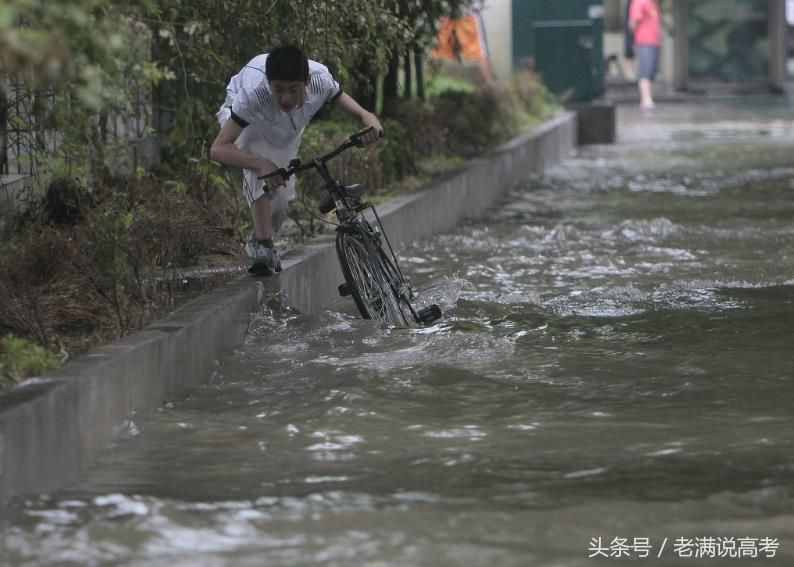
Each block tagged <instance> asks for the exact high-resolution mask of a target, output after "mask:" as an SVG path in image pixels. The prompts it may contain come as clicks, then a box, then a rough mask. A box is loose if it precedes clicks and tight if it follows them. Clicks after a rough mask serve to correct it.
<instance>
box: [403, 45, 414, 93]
mask: <svg viewBox="0 0 794 567" xmlns="http://www.w3.org/2000/svg"><path fill="white" fill-rule="evenodd" d="M403 61H404V62H405V63H404V64H403V65H404V69H405V82H404V83H403V98H406V99H408V98H411V95H412V94H413V90H414V89H413V82H412V81H411V48H410V47H409V48H408V49H406V50H405V58H404V59H403Z"/></svg>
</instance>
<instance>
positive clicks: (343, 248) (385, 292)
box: [336, 231, 413, 325]
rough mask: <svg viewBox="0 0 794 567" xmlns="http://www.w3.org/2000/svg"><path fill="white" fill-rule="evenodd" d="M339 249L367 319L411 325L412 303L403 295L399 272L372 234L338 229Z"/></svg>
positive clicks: (349, 280) (338, 251) (340, 262)
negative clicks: (371, 237) (407, 302)
mask: <svg viewBox="0 0 794 567" xmlns="http://www.w3.org/2000/svg"><path fill="white" fill-rule="evenodd" d="M336 252H337V255H338V256H339V264H340V265H341V267H342V273H343V274H344V276H345V280H346V282H347V284H348V286H349V288H350V292H351V294H352V296H353V300H354V301H355V302H356V307H358V311H359V313H361V316H362V317H363V318H364V319H377V320H379V321H383V322H384V323H387V324H391V325H407V324H408V322H409V321H411V320H412V319H413V318H412V317H410V306H407V305H406V300H405V299H404V298H402V297H401V296H400V294H401V289H400V288H401V287H402V282H401V279H400V278H399V272H397V271H396V269H394V266H393V265H392V263H391V262H390V261H389V258H388V257H387V256H386V255H385V254H384V253H383V250H382V249H381V248H380V246H378V245H377V244H376V243H375V242H373V241H372V240H370V238H369V237H368V236H366V235H364V234H362V233H359V232H355V233H352V232H341V231H340V232H338V233H337V235H336ZM395 274H396V275H395Z"/></svg>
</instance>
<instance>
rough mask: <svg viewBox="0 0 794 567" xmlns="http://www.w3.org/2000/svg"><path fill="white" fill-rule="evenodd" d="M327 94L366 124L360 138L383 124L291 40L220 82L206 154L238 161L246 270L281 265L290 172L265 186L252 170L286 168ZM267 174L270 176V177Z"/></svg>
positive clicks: (367, 139) (375, 133) (368, 138)
mask: <svg viewBox="0 0 794 567" xmlns="http://www.w3.org/2000/svg"><path fill="white" fill-rule="evenodd" d="M329 102H336V104H337V105H338V106H339V107H341V108H342V109H344V110H345V111H346V112H348V113H350V114H351V115H353V116H355V117H356V118H358V119H359V120H360V121H361V123H362V124H363V125H364V127H366V128H371V129H372V130H371V131H370V132H369V133H367V134H365V135H364V137H363V138H362V141H363V142H364V143H366V144H370V143H372V142H375V141H376V140H377V139H378V138H379V137H380V136H381V135H382V134H383V127H382V126H381V124H380V121H379V120H378V118H377V117H376V116H375V115H374V114H372V113H371V112H369V111H367V110H365V109H364V108H362V107H361V105H359V104H358V103H357V102H356V101H355V100H354V99H353V98H352V97H351V96H349V95H347V94H346V93H344V92H342V88H341V87H340V85H339V83H338V82H337V81H336V80H335V79H334V78H333V76H332V75H331V73H330V72H329V71H328V68H327V67H325V66H324V65H322V64H320V63H318V62H316V61H312V60H309V59H308V58H307V57H306V55H305V54H304V53H303V51H302V50H301V49H299V48H297V47H294V46H290V45H285V46H281V47H278V48H276V49H274V50H272V51H271V52H269V53H264V54H262V55H258V56H256V57H254V58H253V59H252V60H251V61H249V62H248V63H247V64H246V65H245V66H244V67H243V68H242V69H241V70H240V72H239V73H237V74H236V75H235V76H234V77H232V78H231V80H230V81H229V84H228V85H227V87H226V100H225V101H224V103H223V105H222V106H221V108H220V109H219V110H218V113H217V114H216V116H217V117H218V122H219V123H220V126H221V130H220V132H219V133H218V135H217V136H216V138H215V140H214V141H213V142H212V147H211V148H210V158H211V159H213V160H216V161H219V162H220V163H223V164H225V165H228V166H232V167H240V168H242V169H243V181H242V190H243V197H244V198H245V200H246V202H247V203H248V206H249V207H250V208H251V211H252V216H253V223H254V231H253V234H252V235H251V237H250V238H249V240H248V242H247V243H246V246H245V251H246V254H247V255H248V256H249V258H251V262H252V265H251V271H252V272H255V273H272V272H279V271H281V261H280V259H279V255H278V251H277V250H276V249H275V247H274V246H273V236H274V234H275V233H276V232H278V230H279V228H280V227H281V224H282V223H283V222H284V220H285V218H286V216H287V206H288V203H289V201H291V200H292V199H294V198H295V178H294V177H293V178H291V179H289V180H287V182H286V184H285V183H284V182H283V181H275V182H273V183H271V189H273V187H272V185H274V184H276V185H277V187H275V189H274V190H272V191H267V190H266V188H265V187H264V183H263V182H262V181H261V180H260V179H259V177H262V176H265V175H267V174H269V173H272V172H274V171H276V170H277V169H279V168H285V167H287V165H288V164H289V162H290V161H291V160H292V159H294V158H296V157H297V155H298V149H299V148H300V142H301V137H302V135H303V130H304V129H305V128H306V125H307V124H308V123H309V121H310V120H311V119H312V117H313V116H314V115H315V114H316V113H317V112H318V111H319V110H320V109H321V108H322V107H323V105H325V104H326V103H329ZM271 179H272V178H271Z"/></svg>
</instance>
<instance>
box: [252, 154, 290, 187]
mask: <svg viewBox="0 0 794 567" xmlns="http://www.w3.org/2000/svg"><path fill="white" fill-rule="evenodd" d="M276 171H278V167H277V166H276V164H275V163H273V162H272V161H270V160H269V159H266V158H261V159H260V160H259V167H257V168H256V176H257V177H258V178H259V179H261V178H262V177H264V176H266V175H270V174H271V173H274V172H276ZM283 186H284V178H283V177H282V176H280V175H272V176H270V177H268V178H267V180H266V181H265V187H266V189H267V190H269V191H272V190H274V189H278V188H279V187H283Z"/></svg>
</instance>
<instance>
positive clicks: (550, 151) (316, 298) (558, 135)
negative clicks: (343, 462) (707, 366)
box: [0, 113, 576, 517]
mask: <svg viewBox="0 0 794 567" xmlns="http://www.w3.org/2000/svg"><path fill="white" fill-rule="evenodd" d="M575 145H576V118H575V116H574V115H573V114H570V113H568V114H564V115H562V116H561V117H559V118H556V119H554V120H551V121H550V122H548V123H546V124H545V125H543V127H541V128H540V129H538V130H536V131H534V132H532V133H531V134H528V135H525V136H522V137H519V138H516V139H514V140H512V141H511V142H509V143H507V144H505V145H503V146H501V147H500V148H498V149H497V150H495V151H494V152H492V153H491V154H489V155H488V156H486V157H483V158H480V159H477V160H474V161H472V162H470V163H469V164H467V166H466V167H465V168H463V169H462V170H461V171H459V172H455V173H454V174H451V175H449V176H447V177H446V178H445V179H443V180H441V181H437V182H435V183H433V184H432V186H431V187H430V188H428V189H427V190H425V191H422V192H419V193H416V194H413V195H407V196H404V197H400V198H397V199H395V200H394V201H391V202H389V203H387V204H386V205H384V206H383V207H381V208H380V209H379V212H380V214H381V218H382V220H383V223H384V225H385V228H386V231H387V233H388V234H389V237H390V239H391V241H392V244H393V245H394V246H395V247H397V248H399V246H400V245H401V244H403V243H406V242H409V241H412V240H417V239H421V238H425V237H427V236H430V235H432V234H434V233H438V232H444V231H448V230H450V229H452V228H453V227H454V226H455V225H456V224H458V223H459V222H460V221H461V220H463V219H466V218H474V217H477V216H480V215H482V214H484V213H485V212H486V211H487V210H488V209H489V208H490V207H491V206H493V205H494V204H495V203H496V201H497V200H498V199H499V198H500V197H501V196H502V195H503V194H504V193H505V191H507V189H509V188H510V187H512V186H513V185H514V184H515V183H516V182H518V181H520V180H521V179H523V178H525V177H527V176H528V175H530V174H532V173H535V172H541V171H543V170H544V169H545V168H546V167H547V166H549V165H553V164H555V163H557V162H559V161H560V160H561V159H563V158H564V157H565V156H566V155H568V154H569V153H570V152H571V150H573V148H574V147H575ZM341 282H342V274H341V271H340V270H339V266H338V263H337V259H336V251H335V249H334V246H333V245H332V241H330V240H328V239H326V240H325V241H323V242H318V243H316V244H312V245H311V246H309V247H307V248H306V249H304V250H303V252H302V253H301V254H300V255H299V256H297V257H295V258H291V259H290V260H289V261H287V262H285V265H284V271H283V272H282V273H281V275H280V276H279V277H278V278H273V279H267V280H264V281H255V280H252V279H251V278H249V277H247V276H246V277H243V278H240V279H238V280H236V281H234V282H231V283H229V284H228V285H226V286H223V287H221V288H219V289H216V290H214V291H212V292H210V293H208V294H206V295H204V296H202V297H200V298H198V299H196V300H194V301H192V302H190V303H188V304H186V305H184V306H183V307H181V308H180V309H178V310H177V311H176V312H175V313H173V314H172V315H171V316H169V317H167V318H166V319H163V320H161V321H157V322H155V323H153V324H151V325H149V326H148V327H147V328H146V329H144V330H143V331H141V332H139V333H136V334H134V335H131V336H129V337H126V338H124V339H121V340H119V341H116V342H114V343H112V344H110V345H107V346H104V347H101V348H98V349H95V350H93V351H91V352H90V353H88V354H86V355H84V356H82V357H80V358H78V359H76V360H74V361H72V362H70V363H68V364H67V365H66V366H65V367H64V368H63V369H62V370H61V371H59V372H56V373H53V374H51V375H49V376H46V377H45V378H42V379H40V380H35V381H31V382H29V383H28V384H26V385H24V386H22V387H19V388H17V389H15V390H13V391H12V392H11V393H9V394H7V395H5V396H3V397H0V517H2V516H3V511H4V510H7V509H8V506H7V504H8V503H9V502H11V501H12V499H13V498H15V497H20V496H24V495H26V494H35V493H42V492H48V491H53V490H56V489H58V488H61V487H64V486H68V485H69V484H71V483H73V482H75V481H76V480H78V479H79V476H80V473H81V471H82V470H83V468H84V467H86V466H87V465H89V464H90V463H91V462H92V460H93V458H94V456H95V454H96V452H97V451H98V450H100V449H102V448H103V447H105V446H107V445H108V444H109V443H110V442H111V441H112V439H113V437H114V435H115V434H116V432H117V431H118V428H119V426H120V425H122V424H123V423H124V422H125V420H127V419H128V418H129V416H130V414H131V413H132V412H133V411H139V410H147V409H153V408H156V407H158V406H160V405H161V404H162V403H163V402H164V401H165V400H167V399H169V398H174V397H177V396H179V395H180V393H182V392H184V391H186V390H187V389H189V388H191V387H193V386H196V385H198V384H201V383H203V382H206V381H207V380H208V379H209V378H210V377H211V375H212V369H213V367H214V364H215V363H216V361H217V360H218V359H219V358H220V357H221V356H223V355H224V354H225V353H228V352H229V351H231V350H232V349H233V348H234V347H235V346H237V345H239V344H240V343H242V341H243V339H244V337H245V334H246V332H247V329H248V325H249V323H250V318H251V314H253V313H255V312H256V311H257V310H258V308H259V306H260V304H261V303H262V300H263V297H264V296H265V294H268V295H269V294H275V293H279V292H281V293H283V295H284V296H285V297H286V300H287V302H288V303H289V304H291V305H292V306H293V307H295V308H297V309H298V310H300V311H302V312H305V313H313V312H318V311H320V310H321V309H323V308H325V307H328V306H330V305H332V304H333V303H335V302H336V301H338V294H337V286H338V284H339V283H341Z"/></svg>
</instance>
